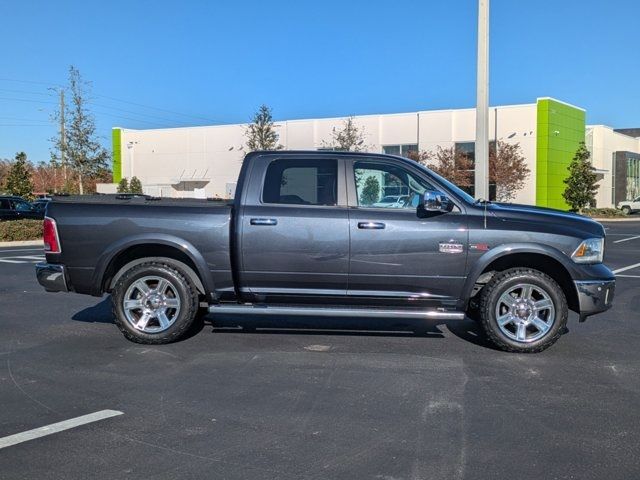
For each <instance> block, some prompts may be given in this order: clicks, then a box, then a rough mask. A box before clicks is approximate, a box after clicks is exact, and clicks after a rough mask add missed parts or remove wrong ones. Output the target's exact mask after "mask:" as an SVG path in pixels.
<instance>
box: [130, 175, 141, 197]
mask: <svg viewBox="0 0 640 480" xmlns="http://www.w3.org/2000/svg"><path fill="white" fill-rule="evenodd" d="M129 193H140V194H142V182H141V181H140V180H139V179H138V177H131V182H129Z"/></svg>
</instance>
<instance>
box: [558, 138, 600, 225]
mask: <svg viewBox="0 0 640 480" xmlns="http://www.w3.org/2000/svg"><path fill="white" fill-rule="evenodd" d="M590 158H591V153H590V152H589V150H587V147H586V145H585V144H584V142H581V143H580V146H579V147H578V150H577V151H576V154H575V155H574V156H573V160H571V163H570V164H569V167H568V170H569V176H568V177H567V178H566V179H565V180H564V183H565V184H566V185H567V186H566V187H565V189H564V192H563V193H562V196H563V197H564V199H565V201H566V202H567V203H568V204H569V206H570V207H571V210H573V211H577V212H580V213H582V209H584V208H585V207H588V206H589V205H591V204H594V203H595V201H596V193H597V191H598V188H599V185H596V182H597V181H598V177H597V176H596V172H595V170H596V169H595V168H593V165H591V161H590V160H589V159H590Z"/></svg>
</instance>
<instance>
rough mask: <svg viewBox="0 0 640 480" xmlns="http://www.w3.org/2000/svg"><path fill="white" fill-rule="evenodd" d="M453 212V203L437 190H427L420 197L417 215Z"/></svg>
mask: <svg viewBox="0 0 640 480" xmlns="http://www.w3.org/2000/svg"><path fill="white" fill-rule="evenodd" d="M451 210H453V202H452V201H451V200H450V199H449V197H447V196H446V195H445V194H444V193H442V192H439V191H437V190H427V191H426V192H424V193H423V194H422V197H420V203H419V204H418V213H420V212H440V213H447V212H450V211H451Z"/></svg>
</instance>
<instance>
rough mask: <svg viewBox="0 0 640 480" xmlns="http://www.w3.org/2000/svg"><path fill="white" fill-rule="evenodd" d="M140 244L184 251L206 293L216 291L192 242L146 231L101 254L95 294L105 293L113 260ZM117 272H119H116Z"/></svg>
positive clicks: (121, 240) (94, 280)
mask: <svg viewBox="0 0 640 480" xmlns="http://www.w3.org/2000/svg"><path fill="white" fill-rule="evenodd" d="M139 245H147V246H149V245H162V246H166V247H172V248H175V249H176V250H178V251H180V252H182V253H184V254H185V255H186V256H187V257H188V258H189V259H190V260H191V261H192V262H193V264H194V265H195V267H196V272H195V273H196V274H197V275H198V277H199V278H200V281H201V282H202V287H203V290H204V293H205V294H207V295H209V294H211V293H213V292H214V291H215V288H214V283H213V278H212V276H211V272H210V271H209V268H208V267H207V262H206V261H205V259H204V257H203V256H202V254H201V253H200V252H199V251H198V249H197V248H196V247H194V246H193V245H192V244H191V243H189V242H187V241H186V240H184V239H182V238H179V237H175V236H173V235H167V234H163V233H144V234H140V235H131V236H128V237H125V238H123V239H120V240H118V241H117V242H115V243H112V244H111V245H109V247H107V249H106V250H105V251H104V252H103V253H102V255H100V258H99V259H98V261H97V263H96V268H95V270H94V273H93V279H92V285H93V289H94V294H95V295H101V294H102V293H103V291H104V290H103V284H104V280H105V279H104V275H105V273H106V271H107V268H108V267H109V265H111V263H112V262H113V260H114V259H115V258H116V257H117V256H118V255H120V254H121V253H122V252H124V251H125V250H127V249H129V248H131V247H135V246H139ZM157 256H158V255H150V257H157ZM114 273H117V272H114Z"/></svg>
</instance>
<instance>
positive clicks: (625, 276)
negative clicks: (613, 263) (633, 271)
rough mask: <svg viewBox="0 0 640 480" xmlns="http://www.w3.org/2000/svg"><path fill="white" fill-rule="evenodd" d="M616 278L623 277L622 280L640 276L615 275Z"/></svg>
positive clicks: (639, 276)
mask: <svg viewBox="0 0 640 480" xmlns="http://www.w3.org/2000/svg"><path fill="white" fill-rule="evenodd" d="M616 277H624V278H640V275H616Z"/></svg>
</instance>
